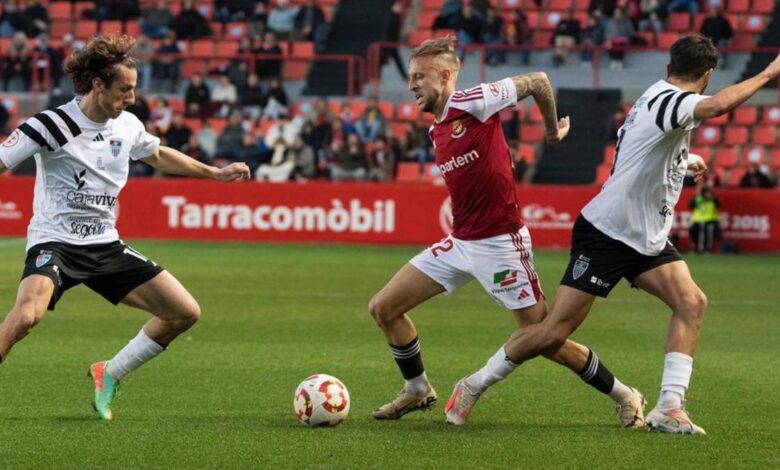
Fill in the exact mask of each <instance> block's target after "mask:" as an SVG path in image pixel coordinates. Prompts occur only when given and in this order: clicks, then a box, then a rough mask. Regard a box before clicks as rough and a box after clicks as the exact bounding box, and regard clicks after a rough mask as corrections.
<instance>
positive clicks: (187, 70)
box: [181, 59, 208, 78]
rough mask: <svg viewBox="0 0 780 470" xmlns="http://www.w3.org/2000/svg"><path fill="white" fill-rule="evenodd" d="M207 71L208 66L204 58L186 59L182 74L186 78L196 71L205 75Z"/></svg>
mask: <svg viewBox="0 0 780 470" xmlns="http://www.w3.org/2000/svg"><path fill="white" fill-rule="evenodd" d="M207 72H208V68H207V67H206V61H204V60H193V59H190V60H185V61H184V63H183V64H182V67H181V74H182V76H183V77H185V78H190V77H191V76H193V75H195V74H196V73H197V74H200V75H203V76H205V75H206V74H207Z"/></svg>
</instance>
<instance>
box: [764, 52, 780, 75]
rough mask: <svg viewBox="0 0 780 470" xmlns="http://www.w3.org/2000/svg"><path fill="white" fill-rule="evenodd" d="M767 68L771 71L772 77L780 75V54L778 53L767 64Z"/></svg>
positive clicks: (767, 70)
mask: <svg viewBox="0 0 780 470" xmlns="http://www.w3.org/2000/svg"><path fill="white" fill-rule="evenodd" d="M765 70H766V72H768V73H769V75H771V76H772V78H777V76H778V75H780V54H777V57H775V60H773V61H772V62H771V63H770V64H769V65H767V66H766V69H765Z"/></svg>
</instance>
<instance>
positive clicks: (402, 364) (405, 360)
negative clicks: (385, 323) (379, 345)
mask: <svg viewBox="0 0 780 470" xmlns="http://www.w3.org/2000/svg"><path fill="white" fill-rule="evenodd" d="M390 352H392V353H393V358H394V359H395V362H396V364H398V368H399V369H401V375H403V376H404V379H406V380H409V379H413V378H415V377H417V376H419V375H421V374H422V373H423V372H425V368H424V367H423V363H422V356H421V355H420V339H419V338H414V339H413V340H412V342H411V343H409V344H406V345H404V346H393V345H392V344H391V345H390Z"/></svg>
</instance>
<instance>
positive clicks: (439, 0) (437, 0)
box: [422, 0, 444, 13]
mask: <svg viewBox="0 0 780 470" xmlns="http://www.w3.org/2000/svg"><path fill="white" fill-rule="evenodd" d="M442 5H444V0H423V2H422V7H423V10H435V11H436V13H438V12H439V10H441V7H442Z"/></svg>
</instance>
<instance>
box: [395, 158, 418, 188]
mask: <svg viewBox="0 0 780 470" xmlns="http://www.w3.org/2000/svg"><path fill="white" fill-rule="evenodd" d="M420 170H421V167H420V164H419V163H417V162H401V163H399V164H398V175H397V176H396V181H398V182H399V183H417V182H419V181H420Z"/></svg>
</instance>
